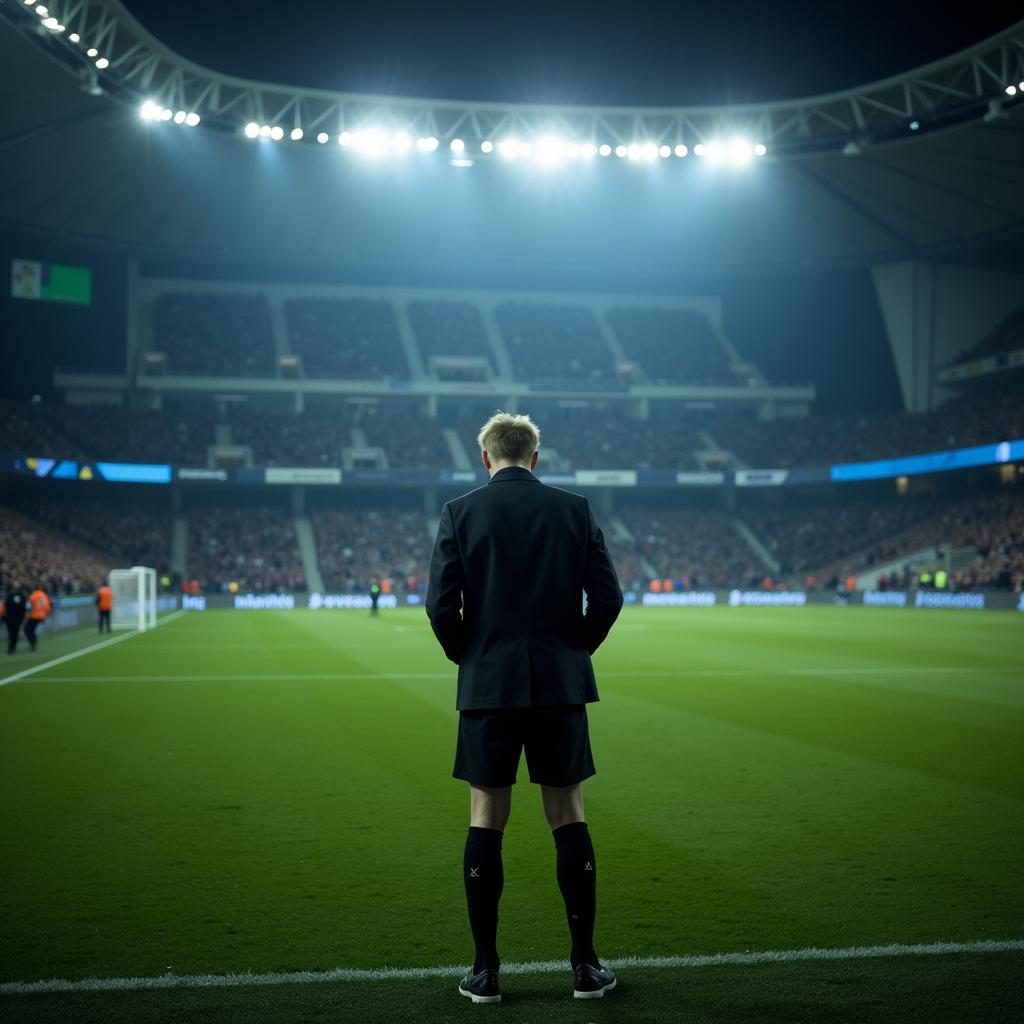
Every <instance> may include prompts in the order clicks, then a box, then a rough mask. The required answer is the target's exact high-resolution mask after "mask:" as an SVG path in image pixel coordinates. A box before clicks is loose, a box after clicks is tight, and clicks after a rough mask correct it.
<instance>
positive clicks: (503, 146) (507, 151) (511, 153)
mask: <svg viewBox="0 0 1024 1024" xmlns="http://www.w3.org/2000/svg"><path fill="white" fill-rule="evenodd" d="M498 152H499V153H500V154H501V155H502V156H503V157H505V159H506V160H513V159H515V157H516V156H518V155H519V143H518V142H516V140H515V139H503V140H502V141H501V142H499V143H498Z"/></svg>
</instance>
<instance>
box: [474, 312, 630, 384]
mask: <svg viewBox="0 0 1024 1024" xmlns="http://www.w3.org/2000/svg"><path fill="white" fill-rule="evenodd" d="M494 315H495V319H496V320H497V322H498V327H499V328H500V329H501V333H502V336H503V337H504V339H505V344H506V346H507V348H508V354H509V359H510V360H511V362H512V370H513V373H514V374H515V376H516V378H517V379H518V380H545V381H561V382H564V383H566V384H575V385H576V386H580V387H582V386H584V385H588V384H589V385H594V384H597V385H602V386H603V385H606V384H610V383H613V382H615V381H616V379H617V371H616V368H615V361H614V359H613V358H612V352H611V349H610V348H609V347H608V344H607V342H606V341H605V339H604V338H603V337H602V335H601V331H600V329H599V328H598V325H597V321H596V320H595V319H594V313H593V311H592V310H590V309H587V308H586V307H585V306H544V305H540V304H539V303H529V302H506V303H503V304H501V305H499V306H496V307H495V309H494Z"/></svg>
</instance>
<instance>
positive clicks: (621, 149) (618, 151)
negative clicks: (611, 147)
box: [615, 142, 629, 160]
mask: <svg viewBox="0 0 1024 1024" xmlns="http://www.w3.org/2000/svg"><path fill="white" fill-rule="evenodd" d="M628 152H629V150H628V149H627V148H626V147H625V146H624V145H622V143H621V142H620V143H619V144H618V145H617V146H616V147H615V155H616V156H617V157H618V158H619V159H620V160H621V159H622V158H623V157H624V156H625V155H626V154H627V153H628Z"/></svg>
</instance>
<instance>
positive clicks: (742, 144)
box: [729, 138, 754, 167]
mask: <svg viewBox="0 0 1024 1024" xmlns="http://www.w3.org/2000/svg"><path fill="white" fill-rule="evenodd" d="M753 155H754V147H753V146H751V144H750V143H749V142H747V140H746V139H739V138H736V139H732V140H731V141H730V143H729V163H731V164H732V165H733V167H743V166H744V165H746V164H749V163H750V161H751V158H752V157H753Z"/></svg>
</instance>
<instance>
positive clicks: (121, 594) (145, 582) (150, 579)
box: [110, 565, 156, 631]
mask: <svg viewBox="0 0 1024 1024" xmlns="http://www.w3.org/2000/svg"><path fill="white" fill-rule="evenodd" d="M110 589H111V590H112V591H113V592H114V608H113V610H112V612H111V613H110V624H111V626H112V627H113V628H114V629H138V630H140V631H141V630H144V629H151V628H152V627H153V626H155V625H156V569H149V568H147V567H146V566H144V565H133V566H132V567H131V568H130V569H112V570H111V571H110Z"/></svg>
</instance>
